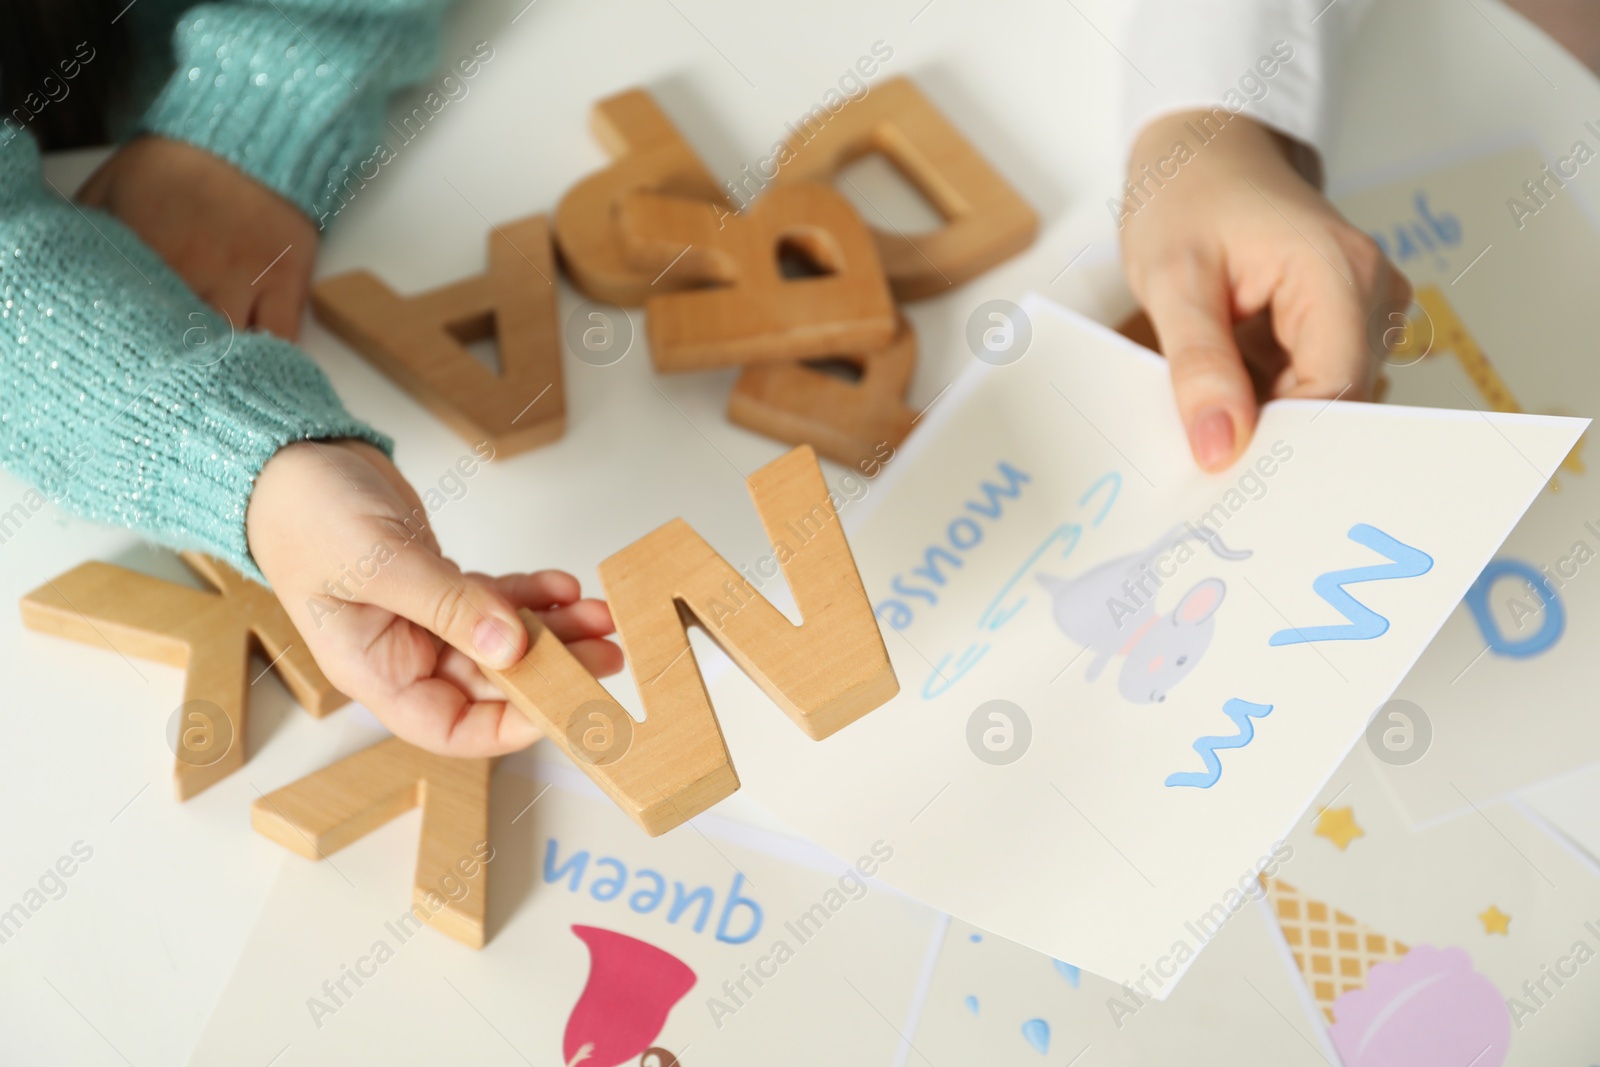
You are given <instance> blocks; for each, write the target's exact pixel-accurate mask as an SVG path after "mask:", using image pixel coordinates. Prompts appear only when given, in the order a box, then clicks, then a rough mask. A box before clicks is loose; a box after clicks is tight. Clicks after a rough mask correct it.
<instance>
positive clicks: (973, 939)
mask: <svg viewBox="0 0 1600 1067" xmlns="http://www.w3.org/2000/svg"><path fill="white" fill-rule="evenodd" d="M967 940H969V941H971V942H972V943H973V944H974V945H976V944H977V943H978V942H979V941H982V940H983V935H982V934H971V935H969V936H968V938H967Z"/></svg>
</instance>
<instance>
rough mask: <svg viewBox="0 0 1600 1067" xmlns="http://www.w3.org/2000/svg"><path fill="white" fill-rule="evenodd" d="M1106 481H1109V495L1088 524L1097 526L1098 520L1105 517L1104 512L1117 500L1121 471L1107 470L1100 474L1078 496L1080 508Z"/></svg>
mask: <svg viewBox="0 0 1600 1067" xmlns="http://www.w3.org/2000/svg"><path fill="white" fill-rule="evenodd" d="M1107 482H1110V483H1111V496H1110V497H1109V498H1108V499H1107V500H1106V502H1105V504H1103V505H1102V506H1101V508H1100V514H1098V515H1096V516H1095V517H1094V518H1093V519H1091V520H1090V521H1089V525H1090V526H1099V525H1100V520H1101V519H1103V518H1105V517H1106V512H1108V511H1110V510H1111V505H1112V504H1115V503H1116V502H1117V497H1119V496H1121V495H1122V472H1121V471H1107V472H1106V473H1105V474H1102V475H1101V476H1100V477H1099V478H1098V479H1096V480H1095V483H1094V484H1093V485H1091V486H1090V487H1089V488H1088V489H1086V490H1085V491H1084V494H1083V495H1082V496H1080V497H1079V498H1078V506H1079V507H1080V508H1081V507H1083V506H1084V505H1085V504H1087V503H1088V502H1089V498H1090V497H1092V496H1094V495H1095V494H1096V493H1098V492H1099V491H1100V487H1101V486H1102V485H1105V484H1106V483H1107Z"/></svg>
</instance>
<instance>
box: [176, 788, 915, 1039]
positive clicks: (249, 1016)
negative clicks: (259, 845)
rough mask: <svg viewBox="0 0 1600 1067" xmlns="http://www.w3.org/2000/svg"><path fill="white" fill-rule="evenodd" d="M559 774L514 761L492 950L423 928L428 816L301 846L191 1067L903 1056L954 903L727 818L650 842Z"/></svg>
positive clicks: (494, 820)
mask: <svg viewBox="0 0 1600 1067" xmlns="http://www.w3.org/2000/svg"><path fill="white" fill-rule="evenodd" d="M539 770H540V771H541V773H543V772H549V773H550V775H551V778H550V780H549V781H546V782H536V781H534V780H531V779H528V778H525V777H523V776H522V775H519V774H517V773H515V772H513V771H511V770H510V769H509V767H508V766H506V765H502V766H501V768H500V769H499V770H497V772H496V774H495V777H494V782H493V794H492V798H491V809H490V843H491V844H492V845H493V849H494V852H493V858H492V859H490V861H489V863H488V871H489V893H490V898H489V933H490V940H489V943H488V945H487V946H486V947H485V948H484V949H483V950H482V951H474V950H472V949H469V948H466V947H465V946H462V945H460V944H458V943H457V942H455V941H452V940H450V939H449V938H447V937H445V936H444V935H443V934H440V933H438V932H437V931H434V930H432V929H428V928H422V929H417V928H416V924H415V923H414V922H411V923H408V922H407V921H406V920H405V916H406V914H407V908H408V905H409V904H410V891H411V880H412V872H413V868H414V866H415V863H416V840H417V833H418V830H419V826H420V817H419V815H418V814H417V813H415V812H413V813H411V814H408V815H404V816H401V817H400V818H399V819H396V820H395V821H394V822H392V823H390V824H389V825H387V826H385V827H383V828H381V829H379V830H378V831H376V832H374V833H372V834H370V835H368V836H367V837H366V838H363V839H362V840H361V841H358V842H356V843H355V844H352V845H350V846H348V847H347V848H345V849H343V850H341V851H340V852H337V853H335V854H334V855H333V856H331V857H329V858H328V859H326V860H323V861H321V862H317V863H311V862H308V861H306V860H303V859H301V858H299V857H296V856H288V857H286V859H285V860H284V865H283V868H282V871H281V873H280V875H279V877H278V880H277V882H276V884H275V885H274V886H273V887H272V891H271V893H270V894H269V895H268V897H267V900H266V903H265V905H264V907H263V908H262V912H261V918H260V921H259V922H258V924H257V926H256V929H255V932H254V933H253V934H252V935H251V938H250V941H249V943H248V944H247V945H246V946H245V948H244V951H243V953H242V954H241V956H240V960H239V964H238V966H237V968H236V969H235V971H234V974H233V976H232V978H231V979H230V980H229V982H228V985H227V987H226V988H225V990H224V991H223V993H222V995H221V997H220V999H219V1002H218V1004H217V1007H216V1009H215V1011H214V1012H213V1013H212V1015H211V1018H210V1019H209V1020H208V1022H207V1026H206V1030H205V1032H204V1034H203V1035H202V1036H201V1039H200V1041H199V1043H198V1045H197V1047H196V1050H195V1052H194V1055H193V1057H192V1059H191V1060H190V1061H189V1062H190V1063H191V1064H194V1065H196V1067H209V1065H222V1064H228V1065H233V1064H240V1063H266V1062H268V1061H269V1060H271V1061H272V1062H273V1063H275V1064H277V1065H281V1067H288V1065H291V1064H350V1063H362V1064H365V1063H387V1064H396V1065H406V1064H439V1063H462V1062H468V1061H470V1062H472V1063H477V1064H485V1065H488V1064H500V1063H504V1064H508V1065H510V1064H527V1063H541V1064H544V1063H549V1064H563V1063H569V1062H572V1061H573V1059H574V1057H575V1056H576V1055H577V1054H578V1053H579V1052H580V1051H582V1049H583V1046H584V1045H585V1044H592V1045H593V1047H592V1048H591V1049H590V1050H589V1051H588V1053H587V1054H586V1056H585V1058H584V1059H582V1060H581V1061H580V1062H582V1063H583V1064H585V1065H586V1067H616V1065H617V1064H622V1063H627V1064H636V1063H638V1062H640V1054H641V1053H643V1052H644V1051H646V1049H647V1048H648V1047H655V1048H661V1049H664V1050H666V1051H667V1052H668V1053H670V1054H672V1055H673V1056H676V1057H678V1058H679V1059H681V1060H682V1062H684V1063H685V1064H693V1065H702V1064H704V1065H718V1064H721V1065H727V1067H743V1065H747V1064H751V1063H763V1064H768V1063H770V1064H786V1065H787V1064H792V1065H795V1067H801V1065H812V1064H817V1063H824V1062H830V1056H832V1055H834V1054H836V1053H837V1052H838V1050H840V1049H844V1048H849V1049H853V1050H856V1052H857V1053H858V1054H859V1059H855V1060H852V1062H862V1063H869V1062H870V1063H880V1064H891V1063H894V1062H897V1061H898V1062H903V1060H904V1056H905V1055H906V1053H907V1052H908V1051H909V1047H907V1048H906V1049H904V1050H902V1045H903V1040H902V1036H901V1035H902V1034H903V1033H905V1032H906V1031H908V1030H909V1029H911V1028H912V1027H913V1026H914V1025H915V1022H916V1011H915V1009H916V1007H917V1005H918V1004H919V1003H920V990H921V982H922V975H923V972H924V970H925V967H926V962H927V960H928V958H929V953H930V951H931V946H932V945H933V944H934V937H935V935H936V933H937V932H938V929H939V927H940V925H941V923H940V920H941V917H940V916H939V915H937V913H935V912H933V911H932V910H931V909H928V908H926V907H924V906H922V905H920V904H918V903H916V902H914V901H912V900H909V899H907V898H906V897H904V896H901V895H899V894H897V893H894V892H892V891H890V890H888V889H886V888H885V887H883V886H882V885H870V884H869V883H868V882H866V881H864V880H862V879H860V878H859V877H851V876H848V875H846V873H845V872H846V871H847V870H849V869H850V867H851V863H850V862H845V861H842V860H835V859H832V858H831V857H828V856H826V855H825V854H823V853H821V852H820V850H817V849H814V848H812V847H810V846H807V845H805V844H803V843H801V842H797V841H794V840H793V839H790V838H783V837H779V836H777V835H773V834H770V833H767V832H765V831H760V830H755V829H752V828H749V827H745V826H741V825H738V824H732V823H728V822H726V821H725V820H722V819H719V818H717V817H716V816H706V817H703V818H702V819H701V820H700V822H701V823H704V824H705V827H706V828H705V829H701V827H700V826H699V825H695V826H685V827H684V828H683V831H682V832H681V833H676V834H672V835H669V836H666V837H662V838H656V839H650V838H646V837H644V836H643V835H642V834H640V833H639V832H638V829H637V828H636V827H635V826H634V825H633V824H632V823H631V822H629V821H628V819H627V818H626V817H625V816H623V815H622V814H621V813H620V812H618V811H617V810H616V808H615V807H613V806H612V805H611V803H610V802H609V801H607V800H606V799H605V798H604V797H602V796H601V795H600V793H599V791H598V790H597V789H595V788H594V787H593V786H592V785H590V784H589V783H588V782H587V781H586V780H584V779H583V778H582V776H581V775H580V774H579V773H578V772H577V771H576V770H574V769H572V768H570V767H566V766H555V767H540V768H539ZM547 787H548V788H547ZM884 852H885V850H884V849H883V848H881V847H880V849H879V854H878V859H877V861H876V862H875V863H873V864H869V865H868V866H869V867H876V866H878V865H880V864H881V865H882V866H883V867H889V866H893V864H894V862H895V859H894V857H893V855H892V849H891V850H889V852H890V855H889V857H888V858H887V859H883V858H882V856H883V854H884ZM868 854H869V855H870V849H869V853H868ZM580 855H581V856H582V858H581V859H579V857H580ZM853 861H854V858H852V862H853ZM619 877H620V878H621V879H622V881H621V883H620V886H619V885H617V884H615V880H616V879H618V878H619ZM841 878H843V879H845V880H844V881H843V882H841ZM658 884H659V886H660V892H661V897H660V898H659V900H657V898H656V897H655V895H654V894H655V893H656V892H657V889H658ZM702 890H704V892H703V893H702ZM706 897H709V903H703V900H704V899H705V898H706ZM680 904H681V905H682V906H681V907H680V906H679V905H680ZM818 909H820V910H818ZM594 931H598V932H597V933H596V932H594ZM780 942H781V943H783V944H784V945H785V946H786V949H785V950H779V948H778V945H779V943H780ZM752 975H754V977H752ZM823 1019H825V1020H826V1026H819V1025H817V1023H818V1020H823ZM275 1056H281V1059H274V1057H275ZM657 1062H658V1063H661V1062H665V1061H661V1060H659V1058H658V1061H657Z"/></svg>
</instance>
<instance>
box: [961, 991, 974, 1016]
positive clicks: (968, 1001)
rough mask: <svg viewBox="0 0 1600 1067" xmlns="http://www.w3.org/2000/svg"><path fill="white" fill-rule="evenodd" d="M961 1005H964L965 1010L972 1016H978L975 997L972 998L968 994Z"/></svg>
mask: <svg viewBox="0 0 1600 1067" xmlns="http://www.w3.org/2000/svg"><path fill="white" fill-rule="evenodd" d="M961 1003H963V1004H965V1005H966V1006H967V1010H968V1011H970V1012H971V1013H972V1014H974V1015H976V1014H978V998H977V997H975V996H972V995H971V994H968V996H967V999H966V1000H964V1001H962V1002H961Z"/></svg>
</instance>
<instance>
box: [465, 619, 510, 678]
mask: <svg viewBox="0 0 1600 1067" xmlns="http://www.w3.org/2000/svg"><path fill="white" fill-rule="evenodd" d="M472 645H473V647H474V648H476V649H477V650H478V654H479V655H480V656H482V657H483V659H484V661H485V662H486V663H488V664H489V665H490V666H491V667H509V666H511V642H510V641H509V640H507V637H506V624H505V623H503V622H501V621H500V620H498V619H492V618H485V619H484V620H482V621H481V622H479V623H478V625H477V626H474V627H473V628H472Z"/></svg>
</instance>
